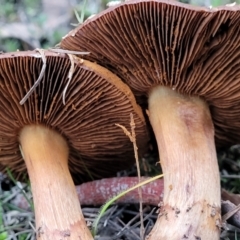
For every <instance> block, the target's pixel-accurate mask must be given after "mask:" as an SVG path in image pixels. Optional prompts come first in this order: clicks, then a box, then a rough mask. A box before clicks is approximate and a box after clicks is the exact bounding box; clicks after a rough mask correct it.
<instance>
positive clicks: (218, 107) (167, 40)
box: [60, 0, 240, 146]
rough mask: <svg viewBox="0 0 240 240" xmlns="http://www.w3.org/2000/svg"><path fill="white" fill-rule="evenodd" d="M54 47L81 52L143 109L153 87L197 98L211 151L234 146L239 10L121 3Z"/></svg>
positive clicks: (239, 105) (239, 84) (239, 111)
mask: <svg viewBox="0 0 240 240" xmlns="http://www.w3.org/2000/svg"><path fill="white" fill-rule="evenodd" d="M60 47H61V48H63V49H68V50H78V51H89V52H90V53H91V54H90V55H89V56H87V58H88V59H90V60H92V61H96V62H97V63H99V64H101V65H102V66H104V67H106V68H108V69H110V70H111V71H112V72H113V73H115V74H117V75H118V76H120V78H121V79H122V80H123V81H125V82H126V83H127V84H128V85H129V86H130V88H131V89H132V91H133V92H134V94H135V96H136V98H137V101H138V103H139V104H141V105H142V106H144V107H146V106H147V101H146V99H147V95H148V94H149V91H150V90H151V89H152V88H153V87H154V86H156V85H159V84H161V85H164V86H169V87H170V88H172V89H176V90H177V91H179V92H181V93H183V94H187V95H193V96H199V97H201V98H203V99H204V100H205V101H206V102H207V103H208V105H209V107H210V111H211V113H212V118H213V122H214V125H215V135H216V143H217V146H225V145H229V144H231V143H237V142H239V140H240V131H239V130H240V121H239V120H238V118H239V116H240V91H239V88H240V6H239V5H238V6H237V5H236V6H230V5H228V6H223V7H219V8H205V7H195V6H191V5H187V4H183V3H180V2H176V1H167V0H161V1H159V0H155V1H148V0H144V1H126V2H124V3H122V4H119V5H116V6H113V7H110V8H108V9H107V10H105V11H103V12H102V13H100V14H98V15H96V16H94V17H93V18H91V19H89V20H87V21H86V22H84V23H83V24H82V25H80V26H78V27H77V28H76V29H74V30H73V31H71V32H70V33H69V34H68V35H67V36H65V37H64V38H63V40H62V41H61V43H60Z"/></svg>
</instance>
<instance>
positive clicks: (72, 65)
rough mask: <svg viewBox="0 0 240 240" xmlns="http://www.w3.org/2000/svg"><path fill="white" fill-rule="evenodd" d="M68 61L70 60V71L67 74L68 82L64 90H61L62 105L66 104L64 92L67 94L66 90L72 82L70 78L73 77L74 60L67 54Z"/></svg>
mask: <svg viewBox="0 0 240 240" xmlns="http://www.w3.org/2000/svg"><path fill="white" fill-rule="evenodd" d="M67 55H68V57H69V59H70V62H71V67H70V70H69V73H68V82H67V85H66V87H65V88H64V90H63V95H62V98H63V105H65V104H66V102H65V96H66V92H67V88H68V86H69V84H70V82H71V80H72V76H73V73H74V58H73V55H72V54H67Z"/></svg>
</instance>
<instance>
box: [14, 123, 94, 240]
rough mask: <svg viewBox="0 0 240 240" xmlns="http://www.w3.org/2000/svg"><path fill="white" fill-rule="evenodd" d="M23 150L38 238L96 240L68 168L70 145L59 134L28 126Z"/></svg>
mask: <svg viewBox="0 0 240 240" xmlns="http://www.w3.org/2000/svg"><path fill="white" fill-rule="evenodd" d="M19 140H20V144H21V150H22V154H23V157H24V160H25V162H26V166H27V170H28V174H29V178H30V181H31V187H32V193H33V200H34V208H35V219H36V234H37V239H41V240H47V239H53V240H54V239H68V240H76V239H82V240H89V239H93V238H92V236H91V233H90V231H89V229H88V228H87V225H86V222H85V220H84V217H83V214H82V211H81V208H80V204H79V200H78V196H77V193H76V189H75V186H74V183H73V180H72V178H71V175H70V172H69V169H68V146H67V143H66V141H65V140H64V138H63V137H62V136H61V135H60V134H58V133H57V132H55V131H53V130H51V129H49V128H46V127H44V126H41V125H31V126H25V127H24V128H23V129H22V131H21V133H20V137H19Z"/></svg>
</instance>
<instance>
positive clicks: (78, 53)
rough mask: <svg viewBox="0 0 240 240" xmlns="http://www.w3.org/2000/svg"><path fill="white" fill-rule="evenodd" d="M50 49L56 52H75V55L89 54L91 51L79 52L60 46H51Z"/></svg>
mask: <svg viewBox="0 0 240 240" xmlns="http://www.w3.org/2000/svg"><path fill="white" fill-rule="evenodd" d="M48 50H49V51H52V52H56V53H66V54H74V55H87V54H90V52H78V51H70V50H65V49H60V48H49V49H48Z"/></svg>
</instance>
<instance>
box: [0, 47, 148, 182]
mask: <svg viewBox="0 0 240 240" xmlns="http://www.w3.org/2000/svg"><path fill="white" fill-rule="evenodd" d="M44 55H45V57H46V70H45V72H44V76H43V79H42V81H41V83H40V84H39V86H37V88H36V89H35V90H34V92H33V93H32V94H31V95H30V96H29V98H28V99H27V101H26V102H25V103H24V104H23V105H20V104H19V101H20V100H21V99H22V98H23V97H24V96H25V94H26V93H27V92H28V91H29V89H30V88H31V87H32V86H33V85H34V83H35V81H36V80H37V79H38V77H39V74H40V72H41V68H42V65H43V62H42V59H41V56H40V54H39V53H38V52H36V51H28V52H15V53H6V54H1V55H0V171H2V170H3V168H5V167H9V168H10V169H11V170H12V171H13V173H15V175H16V177H17V178H18V179H19V178H21V177H23V175H24V174H26V172H27V171H26V166H25V163H24V160H23V159H22V156H21V153H20V150H19V141H18V137H19V132H20V131H21V129H22V128H23V127H24V126H26V125H31V124H41V125H44V126H46V127H48V128H50V129H53V130H55V131H57V132H59V133H60V134H61V135H62V136H63V137H64V138H65V139H66V141H67V143H68V146H69V168H70V172H71V173H72V175H73V179H74V180H75V183H80V182H82V181H84V180H87V179H88V177H89V173H90V174H91V176H92V177H94V178H99V177H103V176H112V175H114V173H115V172H116V171H119V170H121V169H125V168H127V167H129V166H131V165H132V164H133V163H134V161H135V160H134V151H133V144H132V142H131V141H130V140H129V138H128V137H127V136H126V135H125V133H124V132H123V130H122V129H121V128H120V127H118V126H116V125H115V124H116V123H117V124H121V125H123V126H125V127H126V128H127V129H128V130H129V131H131V130H130V114H131V113H132V114H133V117H134V121H135V125H136V128H135V133H136V142H137V145H138V148H139V153H143V152H144V151H145V150H146V147H147V141H148V134H147V131H146V125H145V121H144V116H143V114H142V111H141V108H140V107H139V106H138V105H137V104H136V101H135V98H134V96H133V94H132V92H131V90H130V89H129V87H128V86H127V85H126V84H124V83H123V82H122V81H121V80H120V79H119V78H118V77H117V76H116V75H115V74H113V73H111V72H110V71H108V70H107V69H104V68H103V67H101V66H99V65H97V64H95V63H91V62H89V61H85V60H84V61H83V62H82V61H80V59H79V58H77V57H74V65H75V70H74V72H73V76H72V79H71V82H70V84H69V86H68V88H67V91H66V105H64V104H63V100H62V94H63V91H64V88H65V87H66V84H67V83H68V80H69V79H68V74H69V70H70V68H71V63H70V59H69V57H68V55H65V54H58V53H54V52H51V51H45V52H44ZM29 141H30V140H29ZM86 170H87V171H86Z"/></svg>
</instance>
